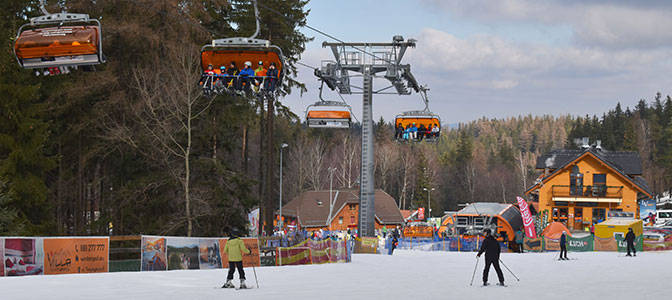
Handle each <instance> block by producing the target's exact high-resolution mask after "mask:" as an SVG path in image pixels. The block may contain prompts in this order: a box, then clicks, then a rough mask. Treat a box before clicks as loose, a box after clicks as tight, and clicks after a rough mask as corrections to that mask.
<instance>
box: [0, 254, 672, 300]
mask: <svg viewBox="0 0 672 300" xmlns="http://www.w3.org/2000/svg"><path fill="white" fill-rule="evenodd" d="M556 255H557V253H553V252H551V253H525V254H517V253H505V254H502V261H503V262H504V263H505V264H506V266H508V267H509V268H510V269H511V270H512V271H513V272H515V273H516V275H517V276H518V277H519V278H520V281H516V280H515V279H514V278H513V276H511V274H510V273H509V272H508V271H507V270H506V269H505V268H502V269H503V271H504V276H505V278H506V283H507V285H508V287H507V288H502V287H498V286H494V285H493V286H489V287H487V288H480V287H479V286H480V284H481V281H480V278H481V272H482V270H483V260H482V258H481V261H480V263H479V266H478V271H477V273H476V279H475V280H474V285H473V286H469V281H470V279H471V274H472V272H473V269H474V264H475V263H476V258H475V256H476V254H475V253H469V252H425V251H404V250H400V251H395V253H394V256H388V255H373V254H355V255H353V258H352V262H351V263H347V264H326V265H305V266H285V267H262V268H256V271H257V275H258V278H259V286H260V288H259V289H257V288H256V285H255V282H254V273H253V272H252V268H246V269H245V271H246V275H247V284H248V285H249V286H255V288H254V289H251V290H245V291H238V290H234V289H214V288H213V287H219V286H221V285H222V284H223V282H224V281H225V277H226V272H227V270H226V269H215V270H185V271H161V272H127V273H101V274H74V275H49V276H28V277H5V278H0V291H1V294H0V295H2V297H0V298H1V299H54V300H56V299H63V300H73V299H97V300H104V299H143V300H152V299H156V300H165V299H190V300H191V299H208V300H212V299H277V298H278V297H280V298H282V299H292V300H298V299H386V300H387V299H419V298H424V299H427V298H428V297H431V298H433V299H460V300H462V299H479V300H481V299H516V300H521V299H544V300H549V299H562V300H567V299H640V298H642V297H646V298H647V299H667V298H668V297H669V291H668V290H667V289H666V287H667V286H668V285H669V281H670V279H671V278H672V267H670V266H672V252H669V251H661V252H638V253H637V257H622V256H623V254H622V253H621V254H619V253H616V252H584V253H571V252H570V253H569V257H570V258H571V257H575V258H578V259H577V260H570V261H557V260H556V259H555V258H556ZM619 255H620V257H619ZM490 276H491V278H490V282H491V283H494V282H496V274H495V272H494V270H493V271H491V272H490ZM234 283H235V285H236V286H238V284H239V282H238V278H237V275H236V278H235V279H234Z"/></svg>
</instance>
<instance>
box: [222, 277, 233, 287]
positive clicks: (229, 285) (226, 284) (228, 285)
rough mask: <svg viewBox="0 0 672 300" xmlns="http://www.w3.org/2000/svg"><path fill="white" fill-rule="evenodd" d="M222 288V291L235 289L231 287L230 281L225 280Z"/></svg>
mask: <svg viewBox="0 0 672 300" xmlns="http://www.w3.org/2000/svg"><path fill="white" fill-rule="evenodd" d="M222 288H223V289H233V288H236V287H235V286H233V283H231V279H227V280H226V283H224V285H223V286H222Z"/></svg>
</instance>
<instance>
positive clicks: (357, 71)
mask: <svg viewBox="0 0 672 300" xmlns="http://www.w3.org/2000/svg"><path fill="white" fill-rule="evenodd" d="M415 43H416V41H415V40H413V39H408V40H406V41H404V38H403V37H402V36H399V35H397V36H394V37H393V38H392V42H391V43H327V42H324V43H322V47H323V48H327V47H329V48H331V52H332V53H333V54H334V58H335V61H323V62H322V65H321V67H320V69H319V70H315V75H316V76H317V77H319V78H320V79H321V80H322V81H324V83H326V84H327V86H328V87H329V88H330V89H332V90H334V89H338V92H339V93H341V94H348V95H352V94H362V96H363V97H362V114H363V116H362V165H361V168H360V169H361V174H360V176H359V181H360V191H359V227H358V229H359V234H360V236H374V235H375V234H374V230H375V225H376V223H375V219H374V215H375V211H374V197H373V196H374V192H375V191H374V188H375V186H374V182H373V179H374V177H373V169H374V155H373V94H397V95H410V94H411V89H412V90H414V91H415V92H419V91H420V86H419V85H418V82H417V81H416V80H415V77H414V76H413V74H411V66H410V65H409V64H401V59H402V58H403V57H404V53H406V49H408V47H415ZM379 73H382V75H378V74H379ZM353 77H361V78H362V84H361V86H355V85H352V84H351V79H352V78H353ZM375 78H383V79H387V80H388V81H389V83H390V85H388V86H386V87H384V88H381V89H378V90H374V89H373V80H374V79H375Z"/></svg>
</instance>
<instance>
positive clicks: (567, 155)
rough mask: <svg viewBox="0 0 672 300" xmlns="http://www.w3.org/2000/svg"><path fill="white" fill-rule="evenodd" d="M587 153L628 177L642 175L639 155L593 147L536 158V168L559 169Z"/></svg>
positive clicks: (549, 153)
mask: <svg viewBox="0 0 672 300" xmlns="http://www.w3.org/2000/svg"><path fill="white" fill-rule="evenodd" d="M588 151H590V152H591V153H593V154H594V155H595V156H597V157H599V158H600V159H602V160H603V161H605V162H608V163H609V164H611V166H612V167H614V168H615V169H618V170H619V171H621V172H623V173H624V174H626V175H628V176H634V175H642V159H641V158H640V157H639V153H637V152H617V151H607V150H604V149H596V148H594V147H590V148H588V149H585V150H578V149H577V150H567V149H562V150H553V151H550V152H548V153H545V154H543V155H541V156H539V157H538V158H537V166H536V168H537V169H545V168H548V169H551V170H556V169H560V168H562V167H563V166H564V165H566V164H567V163H570V162H572V161H574V160H575V159H576V158H578V157H579V156H581V155H582V154H583V153H585V152H588Z"/></svg>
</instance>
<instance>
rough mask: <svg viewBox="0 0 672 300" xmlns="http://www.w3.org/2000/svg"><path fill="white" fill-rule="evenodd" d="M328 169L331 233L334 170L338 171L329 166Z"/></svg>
mask: <svg viewBox="0 0 672 300" xmlns="http://www.w3.org/2000/svg"><path fill="white" fill-rule="evenodd" d="M327 171H329V234H331V221H333V220H332V216H331V214H332V213H333V210H334V202H333V200H332V198H333V192H332V190H333V187H334V171H336V168H334V167H329V168H328V169H327Z"/></svg>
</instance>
